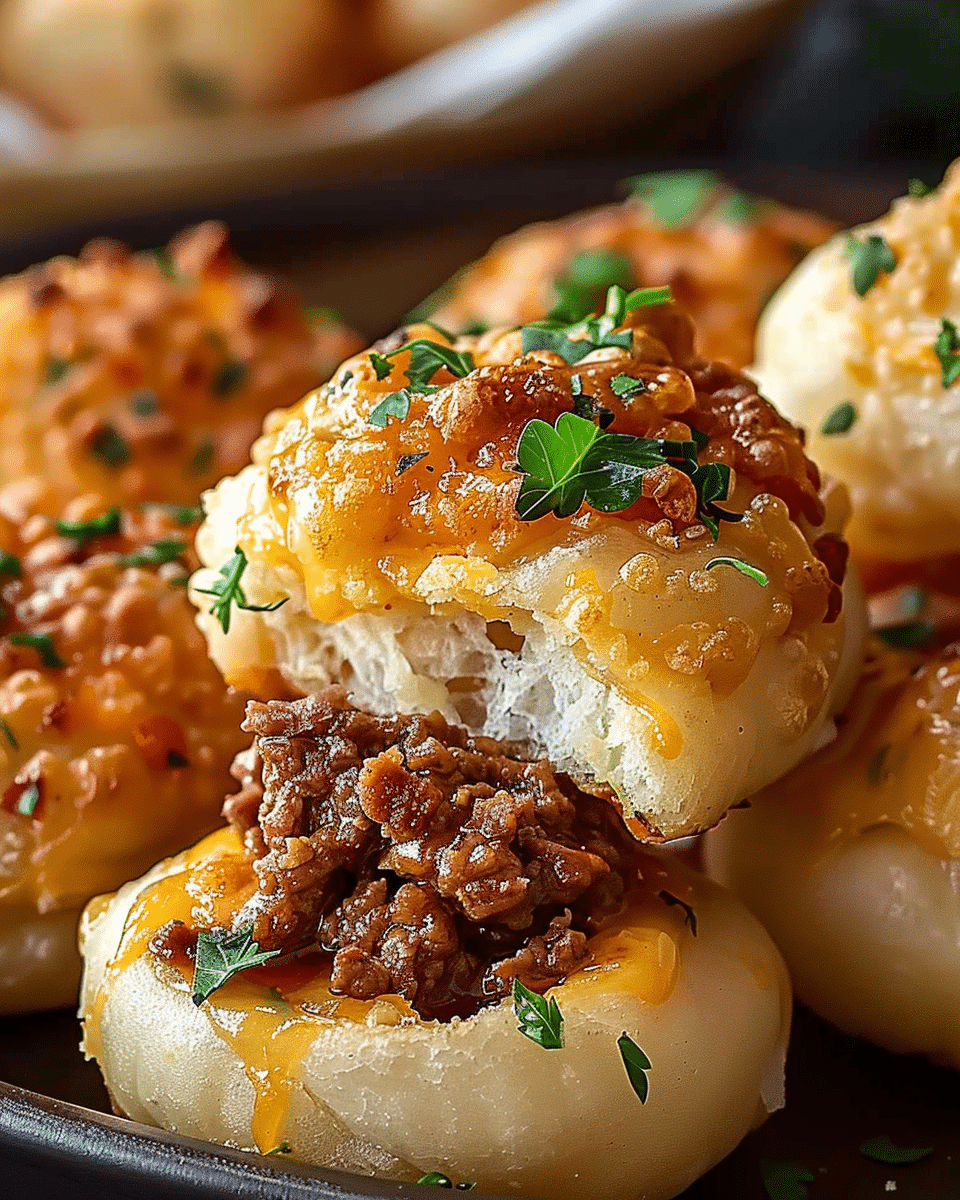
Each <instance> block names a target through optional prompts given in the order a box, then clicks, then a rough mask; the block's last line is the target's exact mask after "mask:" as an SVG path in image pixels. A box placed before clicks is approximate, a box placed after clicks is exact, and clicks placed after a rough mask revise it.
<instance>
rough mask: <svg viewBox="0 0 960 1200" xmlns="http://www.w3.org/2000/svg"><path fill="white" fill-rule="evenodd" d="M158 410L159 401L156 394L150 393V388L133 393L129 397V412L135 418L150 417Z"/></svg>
mask: <svg viewBox="0 0 960 1200" xmlns="http://www.w3.org/2000/svg"><path fill="white" fill-rule="evenodd" d="M159 408H160V401H159V399H158V398H157V393H156V392H154V391H151V390H150V388H144V389H143V390H142V391H140V392H134V394H133V395H132V396H131V397H130V411H131V412H132V413H133V415H134V416H135V417H152V416H153V415H154V413H155V412H157V410H158V409H159Z"/></svg>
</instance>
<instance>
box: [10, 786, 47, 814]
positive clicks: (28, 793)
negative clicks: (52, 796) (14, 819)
mask: <svg viewBox="0 0 960 1200" xmlns="http://www.w3.org/2000/svg"><path fill="white" fill-rule="evenodd" d="M39 803H40V788H39V787H38V786H37V784H36V783H31V784H28V785H27V787H25V788H24V789H23V791H22V792H21V793H20V796H19V798H18V799H17V802H16V804H15V805H14V806H13V807H14V811H15V812H18V813H19V814H20V816H21V817H32V816H33V814H34V813H35V812H36V810H37V805H38V804H39Z"/></svg>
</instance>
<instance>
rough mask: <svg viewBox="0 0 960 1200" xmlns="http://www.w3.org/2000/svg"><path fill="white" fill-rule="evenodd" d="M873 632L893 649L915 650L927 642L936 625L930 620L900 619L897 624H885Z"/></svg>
mask: <svg viewBox="0 0 960 1200" xmlns="http://www.w3.org/2000/svg"><path fill="white" fill-rule="evenodd" d="M875 632H876V634H877V636H878V637H882V638H883V640H884V641H885V642H886V643H887V645H888V646H892V647H893V648H894V649H895V650H915V649H916V648H917V647H918V646H922V645H923V644H924V643H925V642H929V640H930V639H931V638H932V637H933V635H934V634H935V633H936V632H937V627H936V625H934V624H933V623H932V622H931V621H902V622H901V623H900V624H899V625H887V626H885V627H884V628H883V629H877V630H875Z"/></svg>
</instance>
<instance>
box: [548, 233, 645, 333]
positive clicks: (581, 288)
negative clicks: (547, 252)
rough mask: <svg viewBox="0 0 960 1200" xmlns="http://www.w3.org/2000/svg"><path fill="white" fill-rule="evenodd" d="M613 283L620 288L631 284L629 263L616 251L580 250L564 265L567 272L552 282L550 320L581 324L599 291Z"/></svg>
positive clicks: (592, 306) (590, 309)
mask: <svg viewBox="0 0 960 1200" xmlns="http://www.w3.org/2000/svg"><path fill="white" fill-rule="evenodd" d="M612 284H618V285H619V286H620V287H622V288H630V287H633V285H634V272H633V267H632V266H631V264H630V260H629V259H628V258H627V257H626V255H625V254H621V253H620V252H619V251H618V250H607V249H603V248H598V249H595V250H579V251H577V253H576V254H574V256H573V257H572V258H571V259H570V261H569V262H568V263H567V269H566V271H564V273H563V274H562V275H559V276H557V278H556V279H555V280H554V281H553V289H554V292H555V293H556V303H555V304H554V306H553V308H552V309H551V311H550V318H551V319H553V320H557V321H580V320H582V319H583V317H584V314H585V313H591V312H593V310H594V307H595V305H596V303H597V299H598V296H599V295H600V293H601V292H606V290H607V288H609V287H610V286H611V285H612Z"/></svg>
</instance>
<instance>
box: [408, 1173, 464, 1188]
mask: <svg viewBox="0 0 960 1200" xmlns="http://www.w3.org/2000/svg"><path fill="white" fill-rule="evenodd" d="M417 1183H424V1184H426V1185H427V1186H428V1187H442V1188H454V1189H455V1190H456V1191H458V1192H472V1191H473V1189H474V1188H475V1187H476V1186H477V1185H476V1184H475V1183H457V1184H455V1183H453V1181H452V1180H451V1179H450V1176H449V1175H444V1174H443V1172H442V1171H428V1172H427V1173H426V1175H421V1176H420V1178H419V1179H418V1180H417Z"/></svg>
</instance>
